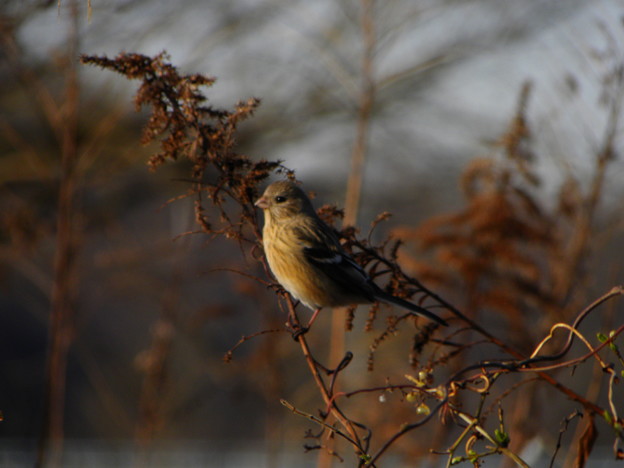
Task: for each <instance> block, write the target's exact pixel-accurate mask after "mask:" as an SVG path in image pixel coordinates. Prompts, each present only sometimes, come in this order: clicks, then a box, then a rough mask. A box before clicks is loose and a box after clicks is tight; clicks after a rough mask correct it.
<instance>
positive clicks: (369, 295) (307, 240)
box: [295, 220, 374, 302]
mask: <svg viewBox="0 0 624 468" xmlns="http://www.w3.org/2000/svg"><path fill="white" fill-rule="evenodd" d="M313 222H314V224H315V225H314V226H302V227H298V228H296V229H295V234H296V236H297V238H298V240H299V242H300V244H301V245H302V247H303V253H304V255H305V257H306V259H307V260H308V261H309V262H310V263H311V264H312V265H314V267H316V268H317V269H318V270H319V271H320V272H322V273H324V274H325V275H326V276H328V277H329V279H330V280H331V281H333V282H334V283H335V284H336V285H338V286H340V288H341V289H342V290H343V291H344V292H345V294H348V295H350V296H360V297H361V299H362V301H363V302H372V301H374V286H372V282H371V281H370V279H369V277H368V275H367V274H366V272H365V271H364V270H363V269H362V267H361V266H360V265H358V264H357V263H356V262H355V261H354V260H353V259H352V258H351V257H349V256H348V255H347V254H346V253H345V252H344V250H343V249H342V247H341V246H340V243H339V242H338V239H337V237H336V236H335V235H334V233H333V232H332V231H331V230H330V228H329V227H328V226H327V225H326V224H324V223H323V222H322V221H321V220H313ZM321 223H322V224H321Z"/></svg>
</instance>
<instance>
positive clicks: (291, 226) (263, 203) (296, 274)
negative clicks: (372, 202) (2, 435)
mask: <svg viewBox="0 0 624 468" xmlns="http://www.w3.org/2000/svg"><path fill="white" fill-rule="evenodd" d="M255 205H256V206H257V207H259V208H261V209H262V210H263V212H264V229H263V231H262V242H263V244H264V252H265V254H266V257H267V260H268V262H269V266H270V267H271V271H272V272H273V274H274V275H275V278H276V279H277V281H278V282H279V283H280V284H281V285H282V286H283V287H284V289H286V290H287V291H288V292H289V293H290V294H291V295H292V296H293V297H294V298H295V299H298V300H299V301H301V302H302V303H303V304H305V305H306V306H307V307H309V308H310V309H312V310H314V314H313V315H312V318H311V319H310V322H309V324H308V327H309V326H310V325H311V324H312V322H313V321H314V319H315V318H316V316H317V314H318V313H319V311H320V309H321V308H322V307H339V306H347V305H353V304H370V303H372V302H375V301H382V302H388V303H392V304H395V305H398V306H400V307H403V308H404V309H407V310H410V311H412V312H415V313H417V314H419V315H422V316H424V317H427V318H429V319H431V320H433V321H435V322H437V323H439V324H440V325H447V323H446V322H445V321H444V320H442V319H441V318H439V317H438V316H436V315H434V314H433V313H431V312H429V311H428V310H426V309H424V308H423V307H420V306H418V305H416V304H412V303H411V302H408V301H406V300H404V299H401V298H400V297H396V296H393V295H391V294H388V293H387V292H385V291H383V290H382V289H381V288H380V287H379V286H377V285H376V284H375V283H373V281H372V280H371V279H370V278H369V276H368V275H367V274H366V272H365V271H364V270H363V269H362V267H361V266H360V265H358V264H357V263H356V262H355V261H354V260H353V259H352V258H351V257H349V255H347V253H346V252H345V251H344V250H343V248H342V246H341V245H340V242H338V238H337V237H336V235H335V234H334V232H333V231H332V229H331V228H330V227H329V226H328V225H327V224H325V223H324V222H323V221H322V220H321V219H320V218H319V217H318V216H317V214H316V212H315V211H314V207H313V206H312V202H311V201H310V199H309V198H308V197H307V196H306V194H305V193H304V192H303V190H301V189H300V188H299V187H298V186H297V185H295V184H294V183H293V182H290V181H280V182H275V183H273V184H271V185H269V186H268V187H267V189H266V190H265V192H264V194H262V196H261V197H260V198H259V199H258V200H257V201H256V203H255Z"/></svg>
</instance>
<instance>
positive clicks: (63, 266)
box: [36, 1, 79, 467]
mask: <svg viewBox="0 0 624 468" xmlns="http://www.w3.org/2000/svg"><path fill="white" fill-rule="evenodd" d="M71 10H72V18H71V24H72V27H71V31H70V33H69V40H68V44H69V50H68V57H70V59H69V65H68V68H67V78H66V79H67V82H66V96H65V100H64V105H63V107H62V108H58V109H57V112H58V116H57V118H55V119H54V120H52V121H51V122H50V123H51V124H52V125H53V126H54V124H57V125H58V127H56V128H55V130H56V131H57V135H58V137H59V139H60V145H61V174H60V184H59V193H58V208H57V232H56V254H55V258H54V281H53V285H52V296H51V301H50V326H49V341H48V353H47V363H46V382H45V402H44V416H43V417H44V421H43V428H42V433H41V438H40V441H39V448H38V453H37V460H36V466H38V467H41V466H44V465H45V466H48V467H56V466H60V463H61V453H62V448H63V439H64V431H63V425H64V417H63V416H64V412H65V386H66V379H67V375H66V370H67V354H68V352H69V347H70V345H71V342H72V340H73V335H74V316H75V314H76V304H75V302H76V296H77V290H78V274H77V271H76V266H77V253H78V252H77V251H78V245H77V244H78V233H77V225H78V223H79V220H78V219H77V218H78V207H77V206H76V185H77V174H76V166H77V163H78V148H77V143H76V141H77V133H78V131H77V130H78V95H79V85H78V75H77V70H76V61H75V60H74V59H73V57H76V50H77V48H78V47H77V46H78V44H77V42H78V33H77V18H78V6H77V4H76V2H75V1H74V2H73V3H72V4H71ZM48 450H49V451H50V453H49V454H48V453H47V452H48Z"/></svg>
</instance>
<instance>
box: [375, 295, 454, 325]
mask: <svg viewBox="0 0 624 468" xmlns="http://www.w3.org/2000/svg"><path fill="white" fill-rule="evenodd" d="M375 298H376V299H378V300H380V301H383V302H389V303H391V304H394V305H397V306H399V307H403V308H404V309H407V310H411V311H412V312H415V313H417V314H418V315H422V316H423V317H427V318H428V319H430V320H433V321H434V322H437V323H439V324H440V325H444V326H445V327H446V326H448V323H446V320H444V319H441V318H440V317H438V316H437V315H435V314H434V313H432V312H429V311H428V310H427V309H425V308H423V307H421V306H419V305H416V304H413V303H411V302H409V301H406V300H405V299H401V298H400V297H396V296H393V295H391V294H388V293H386V292H385V291H382V290H380V291H376V294H375Z"/></svg>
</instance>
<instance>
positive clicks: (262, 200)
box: [254, 197, 269, 210]
mask: <svg viewBox="0 0 624 468" xmlns="http://www.w3.org/2000/svg"><path fill="white" fill-rule="evenodd" d="M254 205H256V206H257V207H258V208H262V209H263V210H266V209H267V208H268V207H269V201H268V200H267V199H266V198H264V197H260V198H258V200H257V201H256V203H254Z"/></svg>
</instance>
